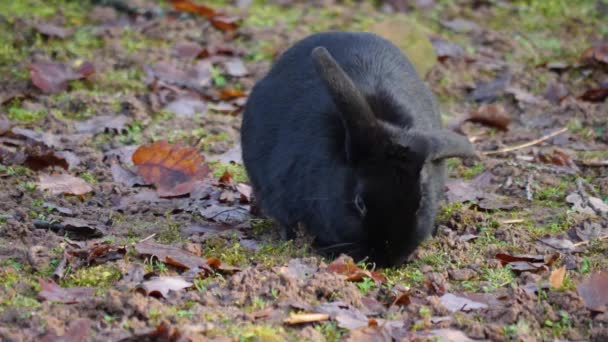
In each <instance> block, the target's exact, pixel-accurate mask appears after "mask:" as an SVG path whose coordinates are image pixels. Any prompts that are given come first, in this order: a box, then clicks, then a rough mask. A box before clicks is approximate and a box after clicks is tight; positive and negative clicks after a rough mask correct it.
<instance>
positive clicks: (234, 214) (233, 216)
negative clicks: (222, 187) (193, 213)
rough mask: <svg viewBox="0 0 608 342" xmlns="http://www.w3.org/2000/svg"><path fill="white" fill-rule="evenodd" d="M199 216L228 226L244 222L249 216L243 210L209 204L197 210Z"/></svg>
mask: <svg viewBox="0 0 608 342" xmlns="http://www.w3.org/2000/svg"><path fill="white" fill-rule="evenodd" d="M199 214H200V215H201V216H202V217H204V218H206V219H208V220H211V221H214V222H218V223H224V224H226V225H230V226H234V225H237V224H239V223H242V222H245V221H246V220H247V218H248V217H249V216H250V215H249V211H248V210H246V209H245V208H239V207H234V206H232V207H229V206H223V205H217V204H211V205H209V206H206V207H204V208H201V209H199Z"/></svg>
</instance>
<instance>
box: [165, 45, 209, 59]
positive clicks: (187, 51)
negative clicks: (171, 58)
mask: <svg viewBox="0 0 608 342" xmlns="http://www.w3.org/2000/svg"><path fill="white" fill-rule="evenodd" d="M204 52H205V48H203V47H202V46H200V45H199V44H197V43H190V42H185V43H178V44H175V45H174V46H173V53H174V54H175V56H176V57H179V58H190V59H191V58H196V57H199V56H200V55H202V54H203V53H204Z"/></svg>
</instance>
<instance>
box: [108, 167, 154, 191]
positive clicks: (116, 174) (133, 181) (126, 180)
mask: <svg viewBox="0 0 608 342" xmlns="http://www.w3.org/2000/svg"><path fill="white" fill-rule="evenodd" d="M110 171H111V172H112V179H113V180H114V181H115V182H117V183H121V184H124V185H126V186H128V187H134V186H135V185H145V184H146V181H144V180H143V179H142V178H141V177H140V176H138V175H137V174H136V173H135V172H133V171H131V170H127V169H125V168H124V167H122V166H120V165H119V164H118V163H117V162H116V161H112V165H111V166H110Z"/></svg>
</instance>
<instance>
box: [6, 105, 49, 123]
mask: <svg viewBox="0 0 608 342" xmlns="http://www.w3.org/2000/svg"><path fill="white" fill-rule="evenodd" d="M45 116H46V111H45V110H38V111H32V110H27V109H24V108H21V107H18V106H11V107H10V108H9V109H8V118H9V119H10V120H12V121H19V122H26V123H32V122H37V121H40V120H42V119H44V117H45Z"/></svg>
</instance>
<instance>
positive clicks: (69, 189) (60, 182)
mask: <svg viewBox="0 0 608 342" xmlns="http://www.w3.org/2000/svg"><path fill="white" fill-rule="evenodd" d="M37 185H38V188H39V189H40V190H43V191H44V190H49V192H50V194H51V195H59V194H66V195H77V196H79V195H85V194H88V193H89V192H91V191H93V188H92V187H91V186H90V185H89V183H87V182H85V181H84V179H82V178H78V177H74V176H71V175H68V174H65V173H62V174H53V175H47V174H41V175H40V176H39V181H38V184H37Z"/></svg>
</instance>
